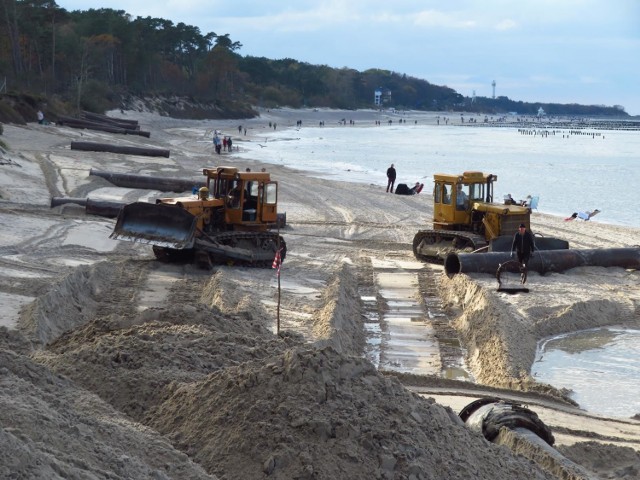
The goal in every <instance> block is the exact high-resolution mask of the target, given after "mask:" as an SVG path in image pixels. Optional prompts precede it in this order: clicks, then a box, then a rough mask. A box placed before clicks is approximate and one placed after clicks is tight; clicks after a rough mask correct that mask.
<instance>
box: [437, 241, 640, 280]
mask: <svg viewBox="0 0 640 480" xmlns="http://www.w3.org/2000/svg"><path fill="white" fill-rule="evenodd" d="M509 260H511V257H510V254H509V252H489V253H450V254H449V255H447V258H446V259H445V261H444V271H445V273H446V274H447V276H448V277H449V278H451V277H453V276H454V275H456V274H458V273H491V274H495V273H496V271H497V270H498V267H499V266H500V264H502V263H505V262H507V261H509ZM575 267H622V268H635V269H640V247H629V248H594V249H585V250H577V249H575V250H541V251H536V252H534V254H533V256H532V257H531V259H530V260H529V263H528V264H527V270H529V271H530V272H538V273H540V274H545V273H549V272H556V273H559V272H564V271H565V270H569V269H571V268H575Z"/></svg>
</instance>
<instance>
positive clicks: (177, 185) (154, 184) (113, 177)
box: [89, 168, 205, 193]
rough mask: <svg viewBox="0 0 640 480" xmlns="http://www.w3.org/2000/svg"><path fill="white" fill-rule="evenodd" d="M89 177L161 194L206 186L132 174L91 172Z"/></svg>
mask: <svg viewBox="0 0 640 480" xmlns="http://www.w3.org/2000/svg"><path fill="white" fill-rule="evenodd" d="M89 175H93V176H96V177H102V178H104V179H105V180H108V181H109V182H111V183H112V184H114V185H115V186H116V187H123V188H140V189H143V190H160V191H161V192H176V193H182V192H187V191H189V192H190V191H191V190H192V189H193V187H196V188H200V187H203V186H204V185H205V184H204V182H203V181H202V180H190V179H188V178H167V177H153V176H147V175H134V174H130V173H115V172H103V171H99V170H94V169H93V168H92V169H91V170H89Z"/></svg>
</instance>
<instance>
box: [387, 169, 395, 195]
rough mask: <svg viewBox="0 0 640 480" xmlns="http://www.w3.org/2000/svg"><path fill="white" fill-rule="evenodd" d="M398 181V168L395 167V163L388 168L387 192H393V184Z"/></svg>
mask: <svg viewBox="0 0 640 480" xmlns="http://www.w3.org/2000/svg"><path fill="white" fill-rule="evenodd" d="M394 183H396V169H395V168H394V167H393V163H392V164H391V166H390V167H389V168H387V193H388V192H389V191H391V193H393V184H394Z"/></svg>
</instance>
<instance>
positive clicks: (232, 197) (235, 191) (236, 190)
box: [227, 183, 242, 208]
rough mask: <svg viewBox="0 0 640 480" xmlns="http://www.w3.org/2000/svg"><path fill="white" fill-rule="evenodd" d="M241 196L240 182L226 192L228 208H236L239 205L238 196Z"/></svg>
mask: <svg viewBox="0 0 640 480" xmlns="http://www.w3.org/2000/svg"><path fill="white" fill-rule="evenodd" d="M241 196H242V189H241V188H240V184H239V183H236V185H235V186H234V187H233V188H232V189H231V190H230V191H229V193H228V194H227V206H228V207H229V208H238V207H239V206H240V197H241Z"/></svg>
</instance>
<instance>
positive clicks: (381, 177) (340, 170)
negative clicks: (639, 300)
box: [239, 119, 640, 227]
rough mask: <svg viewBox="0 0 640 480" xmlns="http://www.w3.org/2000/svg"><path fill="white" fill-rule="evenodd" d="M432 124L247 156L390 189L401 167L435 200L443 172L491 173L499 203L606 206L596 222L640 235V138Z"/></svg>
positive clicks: (313, 135) (377, 129) (326, 133)
mask: <svg viewBox="0 0 640 480" xmlns="http://www.w3.org/2000/svg"><path fill="white" fill-rule="evenodd" d="M429 121H430V122H431V124H430V125H426V124H422V123H420V122H421V121H418V123H417V124H416V123H404V124H393V125H385V124H383V125H381V126H373V125H368V126H364V123H363V122H361V123H363V126H358V125H356V126H351V125H348V124H347V125H344V126H331V127H316V126H314V127H304V126H303V127H302V128H296V129H288V130H274V131H268V132H266V133H265V134H264V135H263V136H261V137H260V138H259V139H257V140H256V141H255V142H245V143H244V144H243V146H246V150H245V151H243V152H240V153H239V155H240V156H241V157H242V156H243V157H245V158H254V159H255V158H259V159H261V160H263V161H264V162H267V163H274V164H280V165H285V166H288V167H292V168H297V169H301V170H304V171H307V172H309V173H311V174H314V175H317V176H321V177H325V178H333V179H336V180H343V181H347V182H366V183H372V184H377V185H381V186H383V187H385V186H386V170H387V168H388V167H389V165H390V164H391V163H393V164H395V168H396V171H397V175H398V176H397V180H396V185H397V184H398V183H406V184H407V185H409V186H413V184H414V183H415V182H417V181H420V182H422V183H424V184H425V191H426V192H430V191H431V188H432V182H433V174H434V173H454V174H455V173H462V172H465V171H472V170H475V171H482V172H485V173H493V174H495V175H497V176H498V181H497V183H496V184H495V200H496V201H500V200H501V199H502V198H503V196H504V195H506V194H507V193H510V194H511V195H512V197H513V198H514V199H516V200H519V199H524V198H525V197H526V196H527V195H532V196H539V197H540V203H539V205H538V209H539V211H541V212H545V213H551V214H555V215H561V216H563V217H567V216H569V215H571V214H572V213H573V212H580V211H591V210H594V209H596V208H597V209H599V210H600V211H601V213H600V214H599V215H598V216H597V217H596V218H594V219H592V220H591V221H598V222H604V223H613V224H619V225H626V226H633V227H640V216H639V215H638V214H637V210H638V208H637V202H636V199H637V195H636V191H637V189H638V188H640V131H620V130H593V129H592V130H589V129H585V130H582V131H580V133H581V134H575V133H574V132H573V131H569V130H566V129H564V130H551V129H546V131H547V132H549V133H548V134H546V135H545V134H542V133H541V132H534V131H533V130H529V131H527V132H526V133H523V132H522V131H520V130H518V129H517V128H515V127H514V128H511V127H507V128H498V127H484V126H483V127H481V126H461V125H455V126H454V125H451V124H449V125H439V126H438V125H435V124H434V120H433V119H430V120H429ZM371 124H373V122H371ZM533 133H535V134H533Z"/></svg>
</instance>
